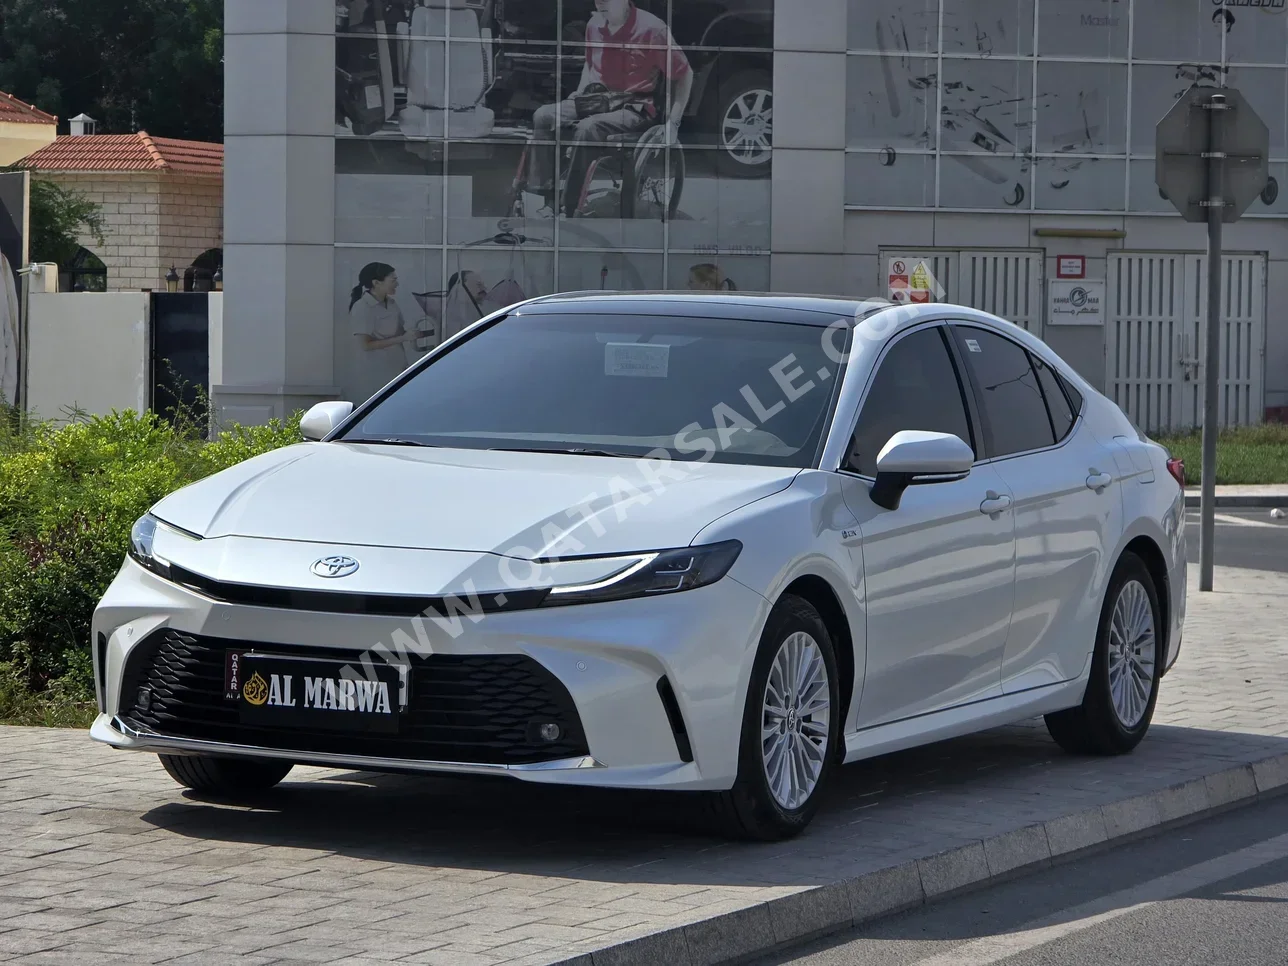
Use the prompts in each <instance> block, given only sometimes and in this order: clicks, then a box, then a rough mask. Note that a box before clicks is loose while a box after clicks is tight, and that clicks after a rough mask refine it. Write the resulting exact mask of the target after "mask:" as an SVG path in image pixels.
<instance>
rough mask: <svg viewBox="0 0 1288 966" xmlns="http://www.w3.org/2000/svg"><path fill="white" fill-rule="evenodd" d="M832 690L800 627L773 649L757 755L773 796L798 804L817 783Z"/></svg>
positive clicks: (786, 803) (820, 656)
mask: <svg viewBox="0 0 1288 966" xmlns="http://www.w3.org/2000/svg"><path fill="white" fill-rule="evenodd" d="M830 720H831V692H830V690H829V685H828V679H827V664H826V662H825V661H824V660H823V652H822V650H821V649H820V648H819V646H818V642H817V641H816V640H814V638H813V637H812V636H811V635H809V634H807V633H806V632H804V631H797V632H795V633H793V634H791V635H789V636H788V637H787V639H786V640H784V641H783V643H782V644H781V645H780V646H779V648H778V653H777V654H776V655H775V656H774V661H773V664H772V665H771V666H770V669H769V678H768V680H766V682H765V694H764V699H763V703H762V712H761V755H762V760H763V762H764V766H765V777H766V778H767V779H768V780H769V790H770V793H771V794H772V795H773V796H774V800H775V801H776V802H778V804H779V805H780V806H782V807H783V808H785V809H789V810H790V809H797V808H800V807H801V806H802V805H803V804H805V802H806V801H808V800H809V797H810V795H812V794H813V793H814V788H815V787H816V786H817V785H818V780H819V776H820V775H821V774H822V773H823V765H824V763H825V762H826V761H827V755H828V754H829V752H830V749H829V748H828V735H829V733H830V728H829V724H830Z"/></svg>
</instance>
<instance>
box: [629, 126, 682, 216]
mask: <svg viewBox="0 0 1288 966" xmlns="http://www.w3.org/2000/svg"><path fill="white" fill-rule="evenodd" d="M659 130H661V129H660V128H653V129H651V130H650V131H649V132H648V133H646V134H645V135H644V136H643V137H641V138H640V141H639V143H638V144H637V145H636V147H635V153H634V157H633V158H632V159H630V160H629V161H628V162H627V164H626V171H625V172H623V177H622V199H621V211H622V217H623V218H625V219H627V220H629V219H632V218H637V217H640V211H641V208H642V207H643V206H641V205H640V203H639V202H640V198H639V193H640V183H641V182H642V181H643V180H644V178H645V177H646V175H647V172H648V168H649V165H650V162H654V161H656V159H657V157H658V155H659V154H660V153H661V152H660V151H659V149H658V148H657V147H655V146H654V143H655V142H656V141H657V140H658V137H657V135H655V134H653V133H652V132H653V131H659ZM663 164H664V165H665V167H664V168H663V171H664V173H665V174H667V175H669V176H670V178H671V181H672V184H671V196H670V198H668V199H667V203H666V210H665V211H664V212H662V215H661V220H662V221H667V220H670V219H672V218H674V217H675V213H676V211H678V210H679V208H680V195H681V194H682V193H683V192H684V175H685V165H684V149H683V148H682V147H680V146H679V145H676V146H675V148H674V149H672V150H671V151H670V152H669V155H668V156H666V160H664V161H663Z"/></svg>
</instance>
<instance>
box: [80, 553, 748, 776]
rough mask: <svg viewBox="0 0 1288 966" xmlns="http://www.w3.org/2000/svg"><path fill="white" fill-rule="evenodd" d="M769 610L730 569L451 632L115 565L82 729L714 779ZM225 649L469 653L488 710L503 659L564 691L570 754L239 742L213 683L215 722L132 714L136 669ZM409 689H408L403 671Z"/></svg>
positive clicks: (402, 767) (493, 769)
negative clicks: (89, 710) (285, 603)
mask: <svg viewBox="0 0 1288 966" xmlns="http://www.w3.org/2000/svg"><path fill="white" fill-rule="evenodd" d="M768 608H769V604H768V602H767V601H766V600H765V599H764V598H763V597H761V596H760V595H759V594H757V593H755V592H753V591H752V590H750V589H748V588H747V587H745V586H744V585H742V584H740V583H738V582H737V581H736V580H733V579H732V578H730V577H726V578H725V579H723V580H720V581H718V582H717V583H715V584H712V585H710V586H708V587H704V588H700V589H698V590H693V591H687V592H684V593H679V594H669V595H664V596H659V597H654V598H647V599H634V600H623V601H614V602H611V603H602V604H587V605H574V606H565V607H546V608H536V609H531V610H516V611H505V612H498V613H488V614H481V615H474V616H473V617H467V618H463V619H460V620H458V621H457V622H456V624H455V627H454V628H452V629H451V630H452V631H453V632H450V633H449V632H445V625H439V624H438V622H435V621H431V620H424V619H408V618H399V617H383V616H375V615H366V614H333V613H317V612H311V611H302V610H293V609H286V608H270V607H254V606H245V605H239V604H229V603H224V602H221V601H217V600H213V599H211V598H209V597H206V596H203V595H202V594H200V593H197V592H195V591H193V590H190V589H188V588H185V587H182V586H179V585H177V584H174V583H171V582H169V581H167V580H164V579H162V578H160V577H158V576H156V575H155V574H152V573H150V572H148V571H146V570H144V569H143V568H142V567H140V566H138V565H137V564H136V563H134V562H133V561H131V560H127V561H126V562H125V564H124V565H123V567H122V568H121V571H120V572H119V573H118V575H117V577H116V579H115V580H114V581H113V583H112V585H111V586H110V587H109V588H108V591H107V593H106V594H105V595H104V597H103V599H102V601H101V602H100V603H99V606H98V608H97V609H96V610H95V613H94V619H93V627H92V635H93V638H92V639H93V641H94V642H95V646H94V649H93V651H94V671H95V682H96V688H97V692H98V703H99V711H100V714H99V716H98V718H97V720H96V721H95V722H94V725H93V727H92V728H91V731H90V735H91V737H92V738H93V739H95V740H97V741H101V742H103V743H105V744H108V745H111V746H113V747H116V748H122V749H130V750H139V751H150V752H160V753H166V754H204V755H219V756H251V757H267V758H279V759H285V760H290V761H296V762H300V763H309V764H318V765H325V766H332V767H337V768H354V769H364V770H373V771H418V772H433V773H458V774H480V775H508V776H511V777H515V778H520V779H524V780H527V781H534V782H547V783H564V784H573V785H597V786H605V787H622V788H674V789H690V790H705V789H724V788H728V787H729V786H730V785H731V784H732V783H733V780H734V778H735V777H736V774H737V759H738V743H739V736H740V732H741V722H742V710H743V704H744V699H745V695H746V690H747V682H748V679H749V677H750V673H751V665H752V661H753V660H754V656H755V649H756V644H757V642H758V639H759V635H760V629H761V628H762V627H763V625H764V621H765V619H766V617H767V614H768ZM158 641H161V642H162V643H161V644H160V645H159V644H158ZM176 642H177V643H176ZM194 642H195V643H194ZM158 647H168V648H171V649H172V650H173V649H174V648H178V650H177V651H173V653H170V652H167V654H168V655H169V656H168V657H167V660H168V661H169V662H170V663H169V664H168V665H165V666H164V667H162V666H161V664H159V663H158V662H159V661H160V658H158V657H157V656H156V655H157V654H158ZM185 647H186V648H188V649H187V650H184V648H185ZM223 648H229V649H250V650H258V651H263V652H268V653H274V652H277V653H282V652H287V651H289V649H300V648H307V649H308V655H307V656H309V657H317V656H323V655H330V654H334V655H336V656H337V657H344V658H345V659H349V658H351V657H352V656H353V655H355V654H359V653H367V652H370V651H371V650H372V649H375V652H376V654H377V655H383V656H388V657H390V659H391V660H396V661H407V660H410V661H412V663H411V665H410V667H411V672H410V673H411V675H412V676H413V678H414V676H415V675H417V674H420V673H422V671H421V669H422V668H423V669H427V671H425V672H424V673H431V674H432V673H435V669H436V668H440V667H443V666H448V665H453V664H454V665H460V664H462V663H465V664H468V665H470V667H471V668H472V670H471V672H470V676H468V678H467V679H465V680H464V681H463V682H458V691H457V692H456V693H457V694H458V695H464V696H466V697H468V693H467V692H469V693H475V692H487V693H492V697H491V699H490V700H492V701H493V703H492V704H491V705H489V707H492V708H495V709H498V713H503V712H504V713H508V712H507V711H506V709H505V706H506V704H507V703H508V702H509V692H504V691H503V689H499V688H494V687H492V685H491V682H490V681H489V680H488V678H487V675H488V674H489V670H488V669H489V667H490V665H489V663H488V662H489V661H490V662H494V663H496V665H497V666H498V667H501V668H503V669H513V668H514V667H515V666H516V665H518V664H523V665H524V666H526V667H528V668H530V669H531V671H532V674H533V675H538V676H539V677H540V678H541V679H542V680H546V681H548V682H549V685H550V688H551V689H553V691H557V692H560V693H561V694H562V693H563V692H564V691H566V695H564V697H565V698H567V699H570V700H571V706H572V707H573V708H574V709H575V712H574V717H575V721H574V731H575V732H577V737H578V738H579V739H580V741H574V742H572V743H570V744H568V745H567V748H568V749H571V751H570V752H568V753H562V752H559V751H558V750H557V749H552V754H551V755H550V756H549V757H545V758H541V759H540V760H534V757H540V756H534V755H532V754H526V755H521V756H520V758H522V759H524V760H508V759H507V755H506V752H507V749H504V748H502V749H500V751H497V749H496V747H495V745H496V742H493V743H492V744H493V746H494V747H492V748H491V750H490V751H489V752H488V753H486V754H473V753H465V754H454V755H445V754H439V753H434V754H429V755H426V754H424V753H422V752H423V751H424V750H425V749H431V750H434V749H441V748H442V747H444V746H443V745H442V744H441V743H439V744H434V743H428V744H423V743H422V744H421V745H419V746H418V747H417V749H415V750H416V753H415V754H412V753H409V751H408V747H407V746H406V745H400V744H399V741H398V738H397V737H393V738H391V739H390V740H389V741H386V742H385V743H383V744H381V745H379V746H376V745H371V744H368V745H365V746H363V747H367V748H372V747H378V748H379V753H373V752H369V751H363V752H361V753H354V748H355V747H357V746H358V745H355V743H354V741H352V740H349V739H346V738H345V737H344V736H330V735H328V734H324V733H320V732H318V731H315V730H314V731H309V732H307V733H302V732H299V731H296V730H295V729H281V730H280V731H271V732H267V733H266V732H265V730H264V729H262V728H260V729H258V730H257V731H256V732H255V734H256V738H255V740H249V741H248V740H245V738H246V731H245V729H243V728H240V727H238V726H234V725H231V724H229V725H224V724H221V722H224V721H228V720H231V719H229V717H228V716H229V715H235V707H236V703H235V702H232V703H230V705H229V706H220V705H219V700H218V698H219V696H215V695H212V694H211V693H209V691H210V689H209V688H208V689H207V692H206V693H203V694H202V695H201V700H202V702H204V705H203V706H204V707H206V708H208V709H210V708H213V709H214V711H212V712H211V714H212V715H213V716H214V717H212V718H210V719H209V720H203V722H202V723H201V727H200V728H197V727H195V726H194V725H192V722H189V721H187V720H186V719H184V718H182V715H183V714H185V713H186V712H181V711H180V712H175V714H173V715H169V716H167V715H166V714H162V715H160V716H159V717H158V716H157V715H156V714H148V713H145V712H143V711H141V710H140V709H141V708H143V707H144V706H145V705H144V704H142V703H140V701H141V700H142V698H141V697H140V696H139V695H138V690H139V689H138V684H139V682H140V681H141V680H143V678H141V677H140V675H141V674H146V673H153V672H157V673H160V672H159V671H157V669H158V668H161V670H164V671H165V672H166V674H165V675H164V676H163V677H164V680H161V681H160V683H158V680H159V679H158V678H156V676H155V674H154V676H153V678H151V679H148V680H149V688H148V690H149V696H148V697H149V700H150V699H151V694H152V692H153V691H156V692H157V693H158V694H162V695H164V696H165V698H166V699H168V698H171V697H173V692H178V691H183V689H184V688H185V687H187V686H188V685H189V684H190V683H191V680H192V679H193V674H194V673H196V672H199V671H200V670H201V667H198V666H197V665H198V664H200V663H201V661H204V667H205V674H206V680H207V682H208V683H209V681H210V679H211V675H212V674H214V673H215V672H214V671H213V670H211V669H212V668H214V667H215V663H214V662H215V661H216V659H218V660H219V661H220V662H222V657H220V656H219V655H221V654H222V653H223V651H222V649H223ZM413 651H414V657H413V656H411V653H412V652H413ZM176 655H177V656H176ZM194 655H197V656H194ZM198 657H200V659H201V661H198ZM379 659H380V658H379V657H377V660H379ZM194 662H196V663H194ZM141 669H142V670H141ZM194 669H195V670H194ZM506 673H511V672H510V671H506ZM514 673H517V672H514ZM663 681H665V682H667V683H668V684H669V687H670V689H671V691H672V692H673V693H674V697H675V702H674V706H673V707H672V709H671V712H670V713H668V709H667V706H666V703H665V699H664V697H663V689H662V688H660V687H659V685H660V684H661V682H663ZM556 682H557V683H556ZM511 683H512V684H513V688H514V689H515V690H514V691H513V693H514V694H518V695H524V694H529V693H531V691H532V690H533V687H532V684H531V681H530V680H529V679H528V678H524V679H523V680H519V681H518V682H517V683H514V682H511ZM210 687H213V684H212V685H210ZM461 689H465V690H461ZM420 690H421V691H424V689H423V688H422V689H420ZM431 690H432V689H431ZM493 692H495V693H493ZM185 693H186V692H185ZM411 693H418V687H417V684H416V682H415V680H413V681H412V684H411ZM159 700H163V699H159ZM498 702H500V703H498ZM160 706H161V707H162V708H167V709H169V710H171V711H174V709H175V708H176V707H179V706H178V705H166V704H164V701H163V703H162V704H161V705H160ZM193 706H194V707H195V706H196V705H193ZM149 707H150V705H149ZM183 707H185V708H186V707H188V705H183ZM433 710H434V709H433V708H430V709H427V710H426V713H427V714H428V713H429V712H432V711H433ZM676 711H678V719H679V721H678V723H676V721H675V719H676V717H677V716H676V714H675V712H676ZM216 719H217V720H216ZM484 723H485V724H486V722H484ZM458 730H459V729H458ZM501 730H502V731H504V729H501ZM512 731H513V729H511V730H510V731H509V732H505V733H507V734H509V733H512ZM677 731H678V732H679V733H677ZM359 744H360V742H359ZM686 745H687V749H686ZM466 750H467V752H468V750H469V749H468V748H467V749H466ZM686 750H687V751H688V753H687V754H686V753H685V751H686ZM389 752H392V753H389ZM686 758H687V759H691V760H685V759H686Z"/></svg>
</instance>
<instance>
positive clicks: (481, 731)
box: [120, 629, 589, 764]
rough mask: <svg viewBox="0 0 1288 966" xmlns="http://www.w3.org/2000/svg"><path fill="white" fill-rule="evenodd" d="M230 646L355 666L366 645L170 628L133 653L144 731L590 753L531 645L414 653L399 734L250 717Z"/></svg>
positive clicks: (131, 693) (467, 756)
mask: <svg viewBox="0 0 1288 966" xmlns="http://www.w3.org/2000/svg"><path fill="white" fill-rule="evenodd" d="M229 650H241V651H259V652H262V653H270V654H281V655H284V656H294V657H305V658H309V657H317V658H326V659H329V660H337V659H338V660H343V661H350V662H352V663H353V666H354V667H355V668H357V667H360V666H361V664H362V654H363V652H360V651H335V650H329V649H319V648H308V647H298V646H289V645H284V644H255V643H250V642H244V641H231V640H223V639H220V638H212V637H203V636H198V635H193V634H186V633H182V632H180V631H176V630H172V629H164V630H160V631H157V632H155V633H153V634H152V635H150V636H149V637H148V638H147V639H145V640H144V641H142V642H140V644H139V645H138V646H137V647H135V648H134V649H133V650H132V651H131V652H130V655H129V658H128V659H127V661H126V666H125V674H124V675H123V679H122V688H121V712H120V714H121V718H122V719H123V720H124V721H125V723H126V724H128V725H130V726H132V727H134V728H136V729H138V730H140V731H144V732H153V733H156V734H160V735H168V736H173V737H180V738H196V739H200V740H203V741H220V742H229V743H233V744H245V745H259V746H261V747H267V748H276V749H283V750H288V751H299V752H301V753H308V752H316V753H322V754H327V753H330V754H344V755H365V756H369V757H378V758H402V759H409V760H414V761H454V762H470V763H489V764H522V763H531V762H539V761H554V760H557V759H560V758H573V757H578V756H581V755H587V754H589V751H588V749H587V746H586V739H585V735H584V733H583V731H582V726H581V720H580V718H579V717H578V715H577V709H576V706H575V705H574V704H573V701H572V696H571V695H570V694H569V693H568V689H567V688H565V687H564V686H563V683H562V682H561V681H559V679H558V678H556V677H555V676H554V675H553V674H551V673H550V672H549V671H547V670H546V669H545V668H544V667H542V666H541V665H540V664H538V663H537V662H536V661H534V660H533V659H532V658H530V657H528V656H526V655H523V654H498V655H484V654H479V655H474V654H471V655H459V654H433V655H429V656H426V657H418V656H415V655H411V654H409V655H407V662H408V664H409V665H410V667H411V676H410V682H409V695H408V701H407V708H406V709H405V710H404V711H403V712H402V714H401V715H400V723H399V731H398V733H397V734H374V733H364V734H353V733H330V732H326V733H322V732H318V731H302V730H296V729H293V728H289V729H288V728H283V729H277V728H266V727H262V726H259V725H246V724H243V723H242V722H241V721H240V720H239V714H238V705H237V702H235V701H228V700H225V698H224V674H225V657H226V654H227V652H228V651H229ZM545 722H554V723H556V724H558V725H559V727H560V731H561V734H560V737H559V738H558V739H557V740H555V741H544V740H542V739H541V737H540V735H539V733H538V726H539V725H540V724H541V723H545Z"/></svg>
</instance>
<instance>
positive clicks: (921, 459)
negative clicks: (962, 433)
mask: <svg viewBox="0 0 1288 966" xmlns="http://www.w3.org/2000/svg"><path fill="white" fill-rule="evenodd" d="M974 462H975V454H974V452H973V451H972V450H971V448H970V447H969V446H967V445H966V443H965V442H963V441H962V439H961V437H959V436H954V435H952V434H951V433H929V432H924V431H922V430H911V429H905V430H903V431H902V432H898V433H895V434H894V435H893V436H891V437H890V440H889V442H887V443H886V444H885V446H883V447H882V448H881V452H880V453H879V454H877V478H876V481H875V482H874V483H873V484H872V492H871V496H872V502H873V503H875V504H876V505H877V506H880V507H884V508H885V509H887V510H897V509H899V501H900V500H901V499H902V498H903V491H904V490H906V489H907V488H908V487H910V486H919V485H921V484H924V483H950V482H952V481H954V480H962V479H965V478H966V476H967V475H969V473H970V468H971V464H972V463H974Z"/></svg>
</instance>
